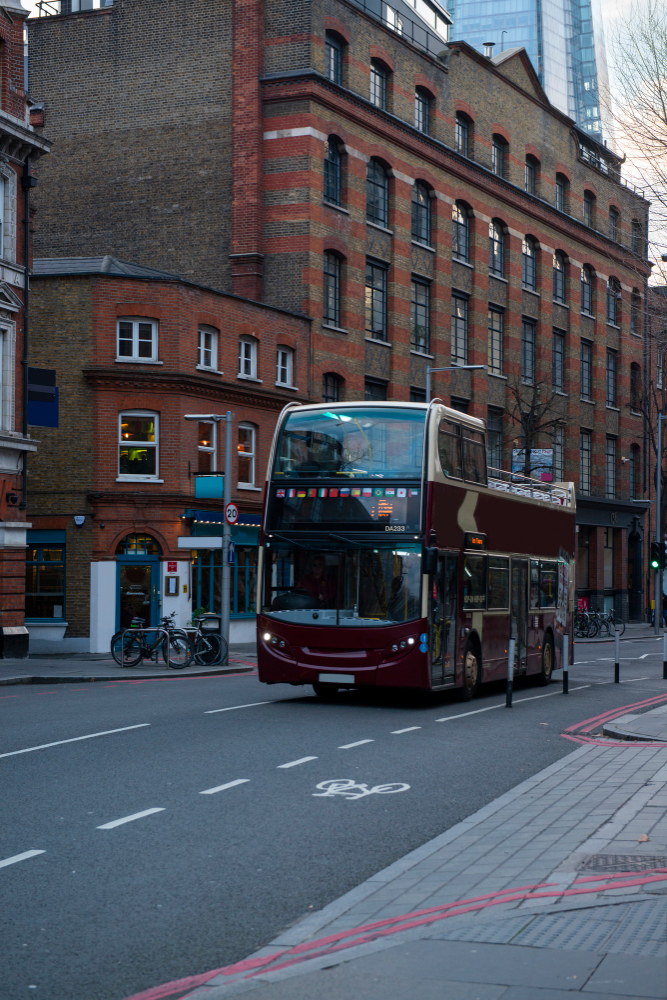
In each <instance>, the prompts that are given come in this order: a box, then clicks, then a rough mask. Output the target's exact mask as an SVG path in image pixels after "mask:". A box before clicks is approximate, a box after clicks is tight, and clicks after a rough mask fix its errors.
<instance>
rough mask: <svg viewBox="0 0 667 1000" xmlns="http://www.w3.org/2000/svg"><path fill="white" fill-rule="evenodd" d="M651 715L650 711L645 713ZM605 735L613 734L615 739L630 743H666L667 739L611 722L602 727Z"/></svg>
mask: <svg viewBox="0 0 667 1000" xmlns="http://www.w3.org/2000/svg"><path fill="white" fill-rule="evenodd" d="M645 714H646V715H649V714H650V713H649V712H646V713H645ZM602 732H603V733H604V735H605V736H611V737H612V739H615V740H625V741H626V742H628V743H659V744H662V745H664V744H665V743H666V742H667V740H665V739H664V737H660V736H643V735H642V734H641V733H631V732H628V730H627V729H622V728H621V727H620V726H614V725H613V724H612V723H611V722H610V723H607V724H606V725H604V726H603V727H602Z"/></svg>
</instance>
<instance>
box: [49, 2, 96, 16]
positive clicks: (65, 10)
mask: <svg viewBox="0 0 667 1000" xmlns="http://www.w3.org/2000/svg"><path fill="white" fill-rule="evenodd" d="M112 6H113V0H37V4H36V8H37V17H56V16H57V15H58V14H79V13H81V12H85V11H87V10H99V8H100V7H112Z"/></svg>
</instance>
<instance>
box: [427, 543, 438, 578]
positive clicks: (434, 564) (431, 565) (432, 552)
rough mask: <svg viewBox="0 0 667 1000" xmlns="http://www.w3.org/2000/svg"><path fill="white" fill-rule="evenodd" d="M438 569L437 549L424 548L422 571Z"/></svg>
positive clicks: (431, 571) (430, 571)
mask: <svg viewBox="0 0 667 1000" xmlns="http://www.w3.org/2000/svg"><path fill="white" fill-rule="evenodd" d="M437 570H438V550H437V548H427V549H424V561H423V572H424V573H436V572H437Z"/></svg>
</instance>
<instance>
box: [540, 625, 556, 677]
mask: <svg viewBox="0 0 667 1000" xmlns="http://www.w3.org/2000/svg"><path fill="white" fill-rule="evenodd" d="M553 669H554V643H553V639H551V638H550V637H549V636H546V637H545V639H544V645H543V646H542V672H541V674H540V684H541V685H542V687H546V686H547V684H550V683H551V675H552V673H553Z"/></svg>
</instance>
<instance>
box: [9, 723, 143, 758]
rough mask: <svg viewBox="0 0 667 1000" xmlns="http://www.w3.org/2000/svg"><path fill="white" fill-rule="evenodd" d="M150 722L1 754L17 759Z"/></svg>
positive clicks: (141, 727)
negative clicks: (24, 754)
mask: <svg viewBox="0 0 667 1000" xmlns="http://www.w3.org/2000/svg"><path fill="white" fill-rule="evenodd" d="M145 726H150V722H141V723H139V725H138V726H123V728H122V729H106V730H105V731H104V732H103V733H90V734H89V735H88V736H74V737H73V738H72V739H71V740H56V742H55V743H42V744H41V746H38V747H26V749H25V750H12V751H11V753H0V759H1V758H2V757H16V755H17V754H20V753H32V751H33V750H47V749H48V747H59V746H62V744H63V743H78V742H79V740H94V739H95V737H96V736H111V735H112V733H126V732H127V731H128V730H129V729H143V728H144V727H145Z"/></svg>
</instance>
